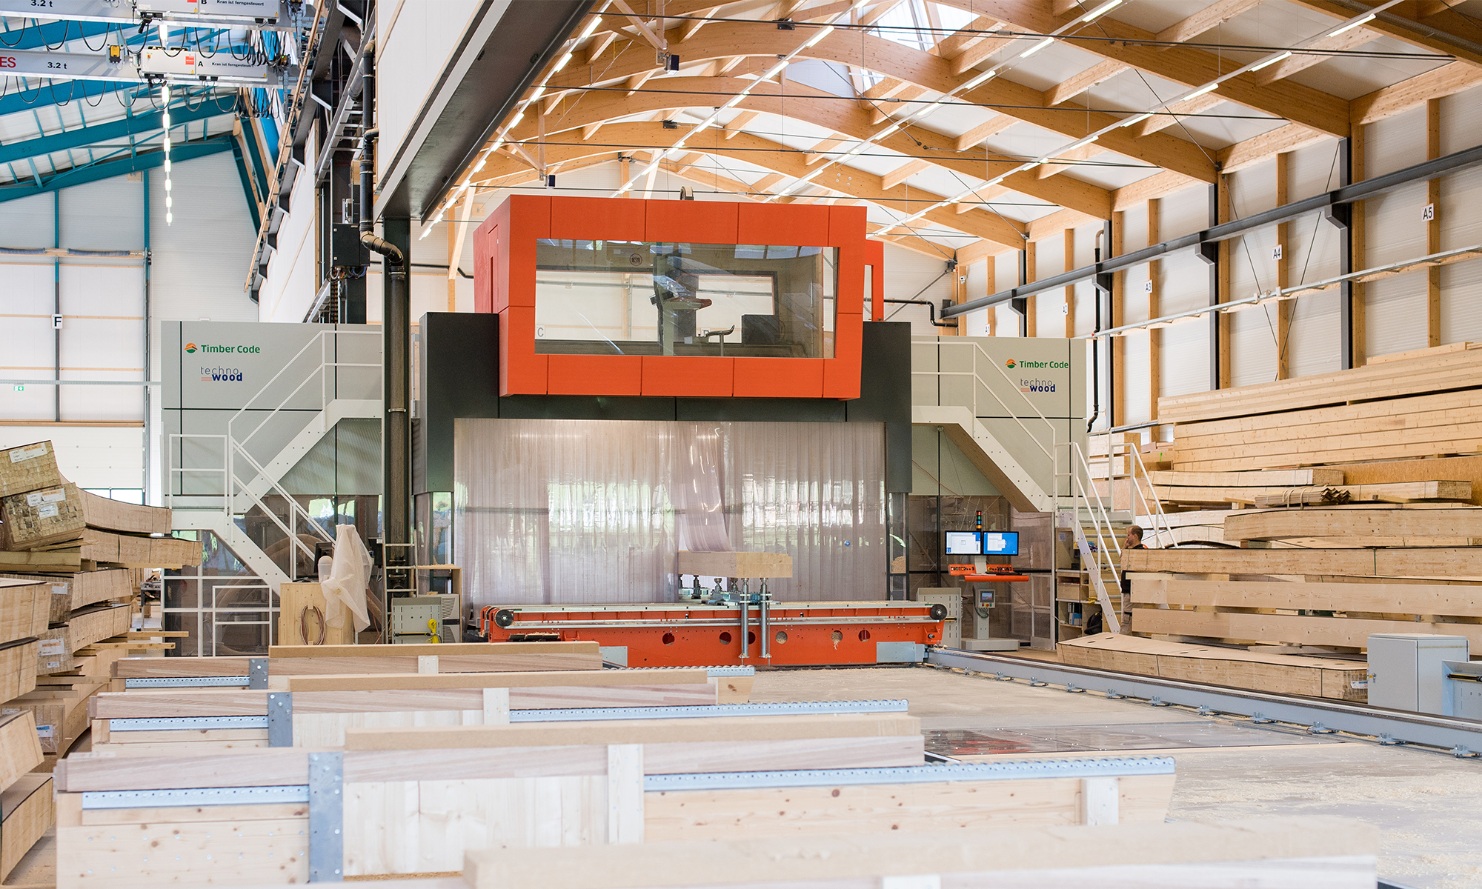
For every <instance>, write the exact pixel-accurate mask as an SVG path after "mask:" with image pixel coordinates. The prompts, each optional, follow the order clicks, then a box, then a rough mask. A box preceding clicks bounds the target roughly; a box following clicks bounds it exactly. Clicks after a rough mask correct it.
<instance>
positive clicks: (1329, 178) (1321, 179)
mask: <svg viewBox="0 0 1482 889" xmlns="http://www.w3.org/2000/svg"><path fill="white" fill-rule="evenodd" d="M1341 151H1342V143H1341V142H1339V141H1338V140H1337V139H1329V140H1326V141H1323V142H1316V143H1313V144H1312V145H1308V146H1306V147H1304V148H1299V149H1297V150H1296V151H1293V152H1291V153H1290V154H1288V155H1287V167H1286V174H1287V181H1286V184H1287V193H1286V197H1287V200H1288V201H1300V200H1303V199H1304V198H1310V197H1312V196H1313V195H1318V194H1322V193H1323V192H1327V191H1332V190H1333V189H1335V188H1337V187H1338V186H1339V184H1340V183H1339V181H1338V180H1339V175H1338V172H1339V171H1338V159H1339V157H1340V153H1341Z"/></svg>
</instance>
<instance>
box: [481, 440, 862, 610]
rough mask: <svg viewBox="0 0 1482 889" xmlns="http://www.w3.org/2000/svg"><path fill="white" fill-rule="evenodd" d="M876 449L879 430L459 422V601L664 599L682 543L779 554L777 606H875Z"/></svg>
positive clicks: (672, 592)
mask: <svg viewBox="0 0 1482 889" xmlns="http://www.w3.org/2000/svg"><path fill="white" fill-rule="evenodd" d="M884 440H885V435H884V427H883V425H882V424H877V423H715V422H666V421H647V420H632V421H629V420H603V421H595V422H589V421H584V420H459V421H458V423H457V426H456V431H455V459H456V462H455V470H454V472H455V495H454V496H455V505H454V511H455V518H454V528H455V529H456V535H455V552H454V559H455V561H456V562H457V563H458V564H461V565H462V566H463V567H464V569H465V572H466V577H467V581H466V583H465V595H466V596H467V599H468V603H469V604H471V605H475V606H482V605H493V604H582V603H590V604H595V603H627V602H634V603H637V602H669V601H674V600H675V599H676V598H677V594H678V592H677V591H678V578H677V577H676V576H675V575H674V556H675V553H676V552H678V551H679V550H681V549H688V550H711V551H715V550H765V551H769V552H784V553H788V554H789V555H791V556H792V557H793V577H792V579H790V580H780V581H773V582H769V585H770V588H771V589H772V591H773V592H774V594H775V595H776V597H777V598H779V599H784V600H787V599H791V600H839V599H883V598H884V597H885V569H886V558H887V555H886V550H885V490H884V474H885V469H884V462H885V446H884Z"/></svg>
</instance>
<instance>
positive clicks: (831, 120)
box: [512, 77, 1212, 219]
mask: <svg viewBox="0 0 1482 889" xmlns="http://www.w3.org/2000/svg"><path fill="white" fill-rule="evenodd" d="M666 87H667V88H666V90H665V91H664V92H662V93H658V92H640V93H638V94H637V95H635V96H633V97H632V98H626V97H623V96H622V95H620V94H617V93H612V92H608V93H602V94H593V95H589V96H587V97H586V98H585V99H584V100H583V101H582V102H579V103H577V104H576V105H575V106H573V107H571V108H569V109H568V110H567V111H565V112H564V113H562V114H561V115H559V116H557V117H554V118H551V119H548V120H547V121H546V128H547V131H548V132H558V131H560V130H564V129H569V128H572V127H581V126H585V125H587V124H590V123H592V122H594V121H599V120H611V119H616V118H619V117H624V116H629V115H633V114H640V113H644V112H647V111H651V110H656V109H659V108H688V107H705V105H706V104H708V103H711V102H713V101H715V99H714V97H715V96H716V95H735V94H737V93H739V92H740V91H741V90H743V89H746V88H748V87H750V88H751V90H752V92H751V94H750V95H749V96H747V97H746V99H745V100H743V101H742V103H741V105H740V107H741V108H742V109H743V110H750V111H761V112H765V113H770V114H777V115H782V114H786V115H787V116H788V117H791V118H793V119H796V120H801V121H804V122H806V123H810V124H813V125H815V126H819V127H823V128H825V129H828V130H832V131H833V132H835V133H838V134H839V135H840V136H843V137H848V138H850V139H861V140H862V139H869V138H870V137H872V136H873V135H874V134H875V133H877V132H878V128H877V127H875V126H874V125H873V124H871V123H870V120H869V117H868V114H867V112H865V111H864V110H863V109H861V108H859V107H858V105H857V104H856V102H855V100H853V99H850V98H842V97H839V96H834V95H831V94H829V93H825V92H823V91H821V90H814V89H811V88H810V87H805V86H802V85H800V84H796V83H789V84H788V85H787V90H786V95H787V96H788V99H787V100H786V101H784V100H783V98H782V91H781V89H780V88H779V87H778V86H777V85H776V84H756V83H753V82H752V81H745V80H737V79H730V80H727V79H715V78H704V77H679V78H669V79H667V80H666ZM799 99H806V101H798V100H799ZM534 135H535V129H534V127H533V126H531V125H530V124H529V123H528V122H527V123H525V124H522V125H521V126H520V127H517V128H516V129H515V131H514V133H513V134H512V138H514V139H516V140H524V139H531V138H534ZM711 138H719V136H718V135H717V136H714V137H711ZM1153 138H1154V139H1159V138H1162V139H1169V140H1170V141H1177V140H1173V139H1172V137H1164V136H1160V137H1153ZM1149 141H1152V140H1149ZM877 144H878V145H880V146H881V147H883V148H886V149H889V150H891V151H895V152H898V153H900V154H904V155H908V156H913V157H914V156H922V157H925V158H928V159H930V160H931V161H932V163H934V164H935V165H937V166H939V167H943V168H945V169H949V170H953V171H955V172H957V173H960V174H962V175H966V176H972V177H975V178H979V179H982V178H986V177H987V176H991V175H994V174H995V173H1000V172H1006V171H1007V170H1010V169H1012V168H1014V167H1016V166H1018V165H1019V160H1018V159H1017V158H1008V157H1004V156H1003V155H998V154H995V153H992V152H987V151H983V150H981V149H979V150H974V151H958V150H957V148H956V138H955V137H953V136H949V135H946V134H943V133H938V132H936V131H933V130H928V129H926V128H924V127H917V126H912V127H910V132H909V133H906V132H897V133H894V134H892V135H890V136H887V137H886V138H884V139H880V140H877ZM1183 144H1185V145H1188V143H1183ZM691 147H695V146H694V145H692V146H691ZM1191 147H1192V146H1191ZM1206 164H1207V161H1206ZM1211 169H1212V166H1211ZM1004 184H1005V185H1007V186H1009V187H1010V188H1012V189H1013V190H1015V191H1018V192H1020V193H1022V194H1026V195H1029V196H1031V197H1034V198H1038V199H1040V200H1043V201H1046V202H1048V203H1052V204H1057V205H1059V206H1062V207H1070V208H1072V209H1075V210H1078V211H1080V212H1082V213H1085V214H1086V215H1088V216H1092V217H1094V218H1097V219H1102V218H1105V214H1106V213H1109V212H1111V194H1110V193H1109V192H1108V191H1107V190H1106V189H1103V188H1100V187H1098V186H1095V185H1091V184H1089V183H1086V182H1080V181H1076V180H1074V179H1071V178H1070V177H1066V176H1056V177H1054V178H1053V179H1050V180H1044V181H1040V180H1038V179H1036V178H1035V177H1034V176H1033V174H1032V173H1028V172H1025V173H1016V174H1014V175H1012V176H1010V177H1009V178H1008V179H1006V180H1005V181H1004Z"/></svg>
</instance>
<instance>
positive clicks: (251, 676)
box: [247, 657, 268, 689]
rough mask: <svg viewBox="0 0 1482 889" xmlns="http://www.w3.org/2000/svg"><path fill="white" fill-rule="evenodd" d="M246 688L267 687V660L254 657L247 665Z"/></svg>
mask: <svg viewBox="0 0 1482 889" xmlns="http://www.w3.org/2000/svg"><path fill="white" fill-rule="evenodd" d="M247 687H248V688H256V689H264V688H267V687H268V659H267V658H265V657H255V658H253V659H252V660H251V661H249V662H248V664H247Z"/></svg>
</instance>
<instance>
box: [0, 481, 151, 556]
mask: <svg viewBox="0 0 1482 889" xmlns="http://www.w3.org/2000/svg"><path fill="white" fill-rule="evenodd" d="M0 512H3V514H4V516H5V525H6V533H5V536H6V548H8V549H13V550H23V549H31V548H32V547H37V546H44V545H46V544H50V543H56V542H58V541H63V540H74V539H77V538H79V537H81V536H82V532H83V530H84V529H85V528H98V529H102V530H107V531H117V532H120V533H124V534H144V535H148V534H168V533H170V510H168V509H162V508H159V507H154V506H136V505H134V504H130V503H122V502H120V501H117V500H110V499H109V498H107V497H99V496H98V495H96V494H92V493H89V492H87V491H83V490H80V489H79V488H78V487H77V486H76V485H72V484H62V485H57V486H55V487H51V488H43V489H41V490H38V491H29V492H27V493H24V494H13V495H11V496H9V497H5V498H4V499H3V500H0Z"/></svg>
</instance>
